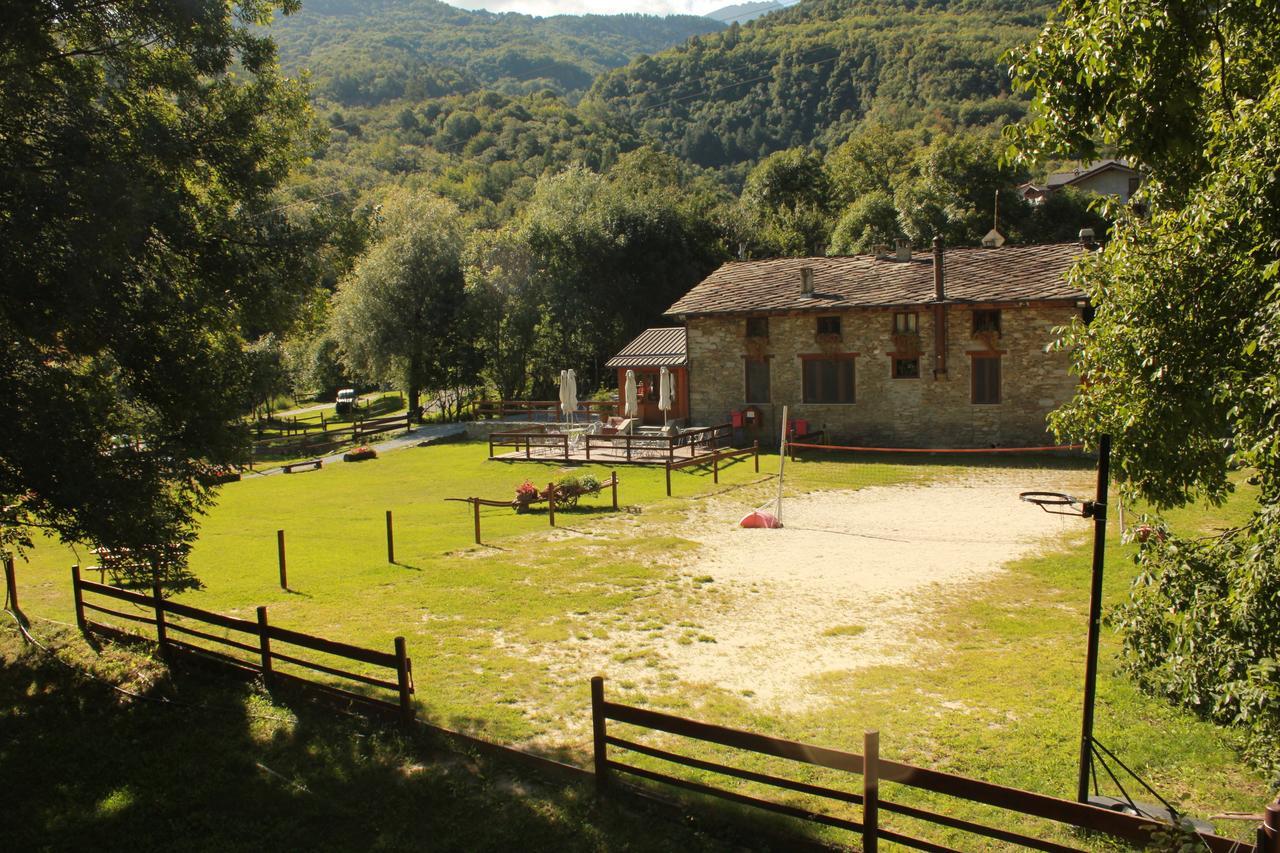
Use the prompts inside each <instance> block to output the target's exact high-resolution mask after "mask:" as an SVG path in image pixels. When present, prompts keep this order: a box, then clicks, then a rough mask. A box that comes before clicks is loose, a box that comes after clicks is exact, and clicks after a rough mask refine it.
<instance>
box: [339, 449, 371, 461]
mask: <svg viewBox="0 0 1280 853" xmlns="http://www.w3.org/2000/svg"><path fill="white" fill-rule="evenodd" d="M377 458H378V451H376V450H374V449H373V448H372V447H357V448H356V449H355V450H348V451H347V452H346V453H344V454H342V461H343V462H363V461H364V460H366V459H377Z"/></svg>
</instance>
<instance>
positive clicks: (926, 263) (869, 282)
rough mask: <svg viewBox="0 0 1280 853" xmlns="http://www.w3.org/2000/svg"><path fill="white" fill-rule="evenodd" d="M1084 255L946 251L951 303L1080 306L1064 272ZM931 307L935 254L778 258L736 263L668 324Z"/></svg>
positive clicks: (1067, 247)
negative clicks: (806, 290) (804, 281)
mask: <svg viewBox="0 0 1280 853" xmlns="http://www.w3.org/2000/svg"><path fill="white" fill-rule="evenodd" d="M1085 251H1086V250H1085V249H1084V247H1082V246H1081V245H1080V244H1078V243H1058V244H1053V245H1043V246H1003V247H1001V248H999V249H980V248H955V249H946V250H945V253H944V257H943V271H944V285H945V290H946V298H947V301H948V302H958V303H1010V302H1012V303H1016V302H1042V301H1064V302H1065V301H1075V300H1077V299H1082V298H1084V293H1083V292H1082V291H1080V290H1077V289H1076V288H1074V287H1068V286H1067V283H1066V281H1065V279H1064V276H1065V274H1066V272H1067V270H1068V269H1069V268H1070V267H1071V265H1072V263H1074V262H1075V260H1076V259H1077V258H1079V257H1080V256H1081V255H1082V254H1083V253H1084V252H1085ZM804 267H810V268H811V269H812V270H813V294H812V295H809V296H805V295H802V294H801V292H800V270H801V269H802V268H804ZM933 301H934V287H933V253H932V252H931V251H930V252H917V253H915V254H914V255H913V256H912V259H911V260H910V261H898V260H894V259H893V258H891V257H877V256H874V255H857V256H850V257H836V258H776V259H773V260H765V261H733V262H730V263H727V264H725V265H724V266H722V267H720V269H718V270H716V271H715V272H713V273H712V274H711V275H709V276H708V277H707V278H705V279H703V280H702V281H701V282H700V283H698V284H697V285H695V286H694V288H693V290H690V291H689V292H688V293H686V294H685V295H684V296H683V297H682V298H681V299H680V300H679V301H678V302H676V304H675V305H672V306H671V308H670V309H668V310H667V315H668V316H674V317H685V316H696V315H703V314H746V313H768V312H781V311H831V310H833V309H840V308H876V307H882V308H889V307H893V306H908V305H923V304H928V303H932V302H933Z"/></svg>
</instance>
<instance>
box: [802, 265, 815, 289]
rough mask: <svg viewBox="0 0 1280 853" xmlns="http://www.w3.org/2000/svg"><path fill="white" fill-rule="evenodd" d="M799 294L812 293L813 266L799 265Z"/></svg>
mask: <svg viewBox="0 0 1280 853" xmlns="http://www.w3.org/2000/svg"><path fill="white" fill-rule="evenodd" d="M800 295H801V296H812V295H813V267H800Z"/></svg>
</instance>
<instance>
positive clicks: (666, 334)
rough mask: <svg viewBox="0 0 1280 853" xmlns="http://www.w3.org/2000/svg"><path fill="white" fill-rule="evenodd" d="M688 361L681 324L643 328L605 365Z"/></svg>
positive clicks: (667, 364)
mask: <svg viewBox="0 0 1280 853" xmlns="http://www.w3.org/2000/svg"><path fill="white" fill-rule="evenodd" d="M688 363H689V339H688V337H686V334H685V330H684V327H683V326H676V327H671V328H662V329H645V330H644V331H643V332H641V333H640V336H639V337H637V338H636V339H635V340H634V341H632V342H631V343H629V344H627V345H626V346H625V347H623V348H622V352H620V353H618V354H617V355H615V356H614V357H613V358H611V359H609V360H608V361H607V362H605V367H609V368H618V367H684V366H685V365H687V364H688Z"/></svg>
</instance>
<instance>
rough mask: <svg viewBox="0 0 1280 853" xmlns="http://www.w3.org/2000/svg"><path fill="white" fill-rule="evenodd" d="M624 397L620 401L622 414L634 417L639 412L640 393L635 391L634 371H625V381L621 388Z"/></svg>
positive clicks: (625, 416) (626, 416)
mask: <svg viewBox="0 0 1280 853" xmlns="http://www.w3.org/2000/svg"><path fill="white" fill-rule="evenodd" d="M623 393H624V394H625V397H624V399H623V401H622V416H623V417H624V418H634V417H636V416H638V415H639V414H640V395H639V393H637V391H636V372H635V371H634V370H628V371H627V383H626V386H625V387H624V388H623Z"/></svg>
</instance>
